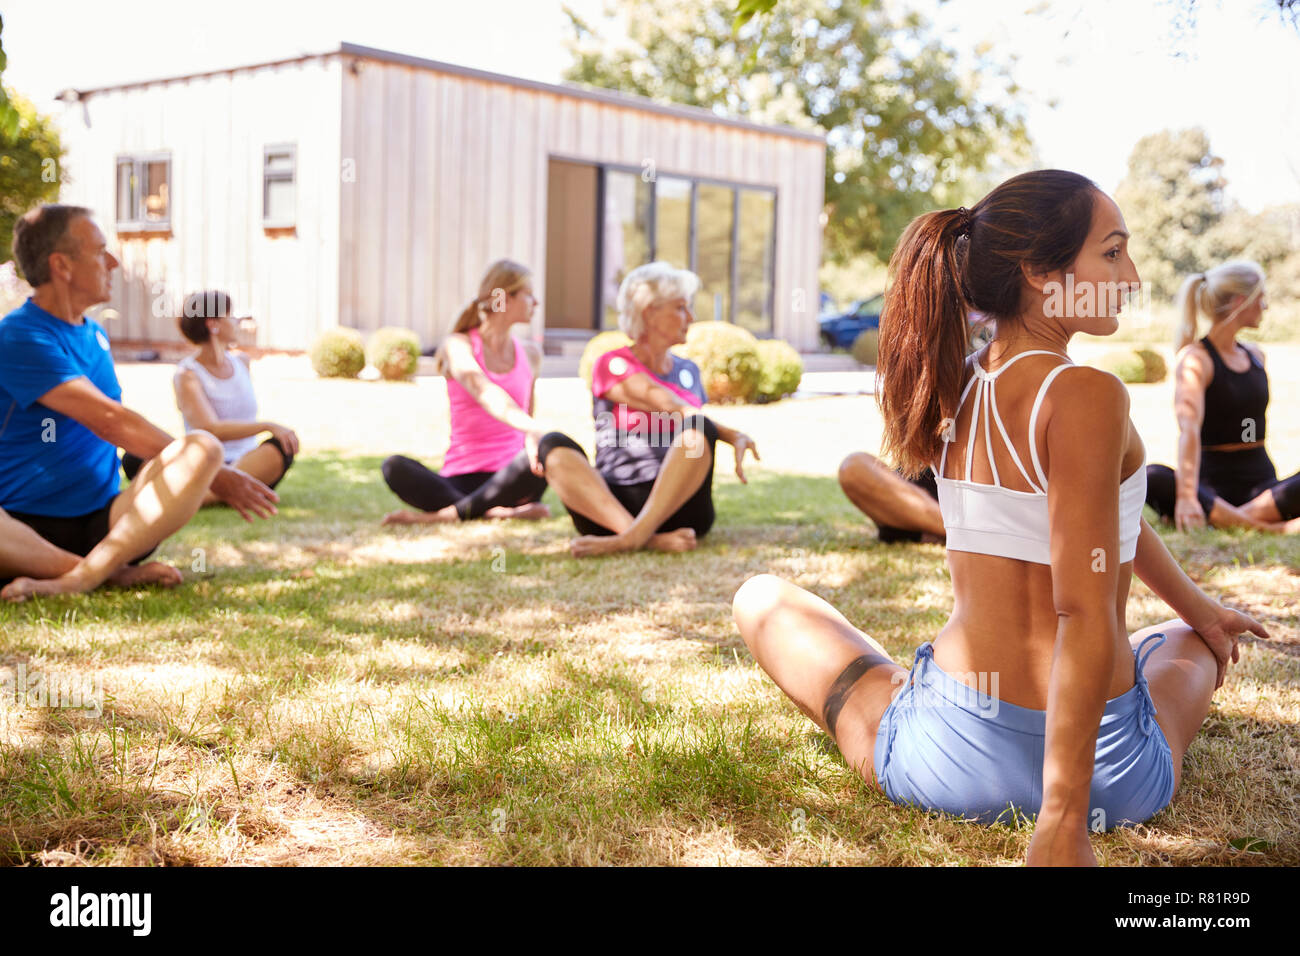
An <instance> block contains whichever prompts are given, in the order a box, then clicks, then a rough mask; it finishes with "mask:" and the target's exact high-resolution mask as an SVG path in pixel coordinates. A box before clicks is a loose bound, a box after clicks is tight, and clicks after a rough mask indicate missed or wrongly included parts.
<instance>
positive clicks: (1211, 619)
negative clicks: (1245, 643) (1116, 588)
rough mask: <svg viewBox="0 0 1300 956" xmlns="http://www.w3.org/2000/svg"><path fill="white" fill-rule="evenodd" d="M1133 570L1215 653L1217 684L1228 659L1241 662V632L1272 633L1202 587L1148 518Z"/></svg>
mask: <svg viewBox="0 0 1300 956" xmlns="http://www.w3.org/2000/svg"><path fill="white" fill-rule="evenodd" d="M1133 572H1134V573H1135V574H1136V575H1137V576H1138V577H1139V578H1140V579H1141V580H1142V583H1143V584H1145V585H1146V586H1147V587H1149V588H1150V589H1151V590H1152V591H1153V592H1154V593H1155V595H1156V597H1158V598H1160V600H1162V601H1164V602H1165V603H1166V604H1168V605H1169V606H1170V607H1171V608H1172V609H1173V611H1174V613H1175V614H1177V615H1178V616H1179V617H1180V618H1181V619H1182V620H1183V621H1185V622H1187V624H1188V625H1189V626H1190V627H1191V628H1192V629H1193V630H1194V631H1196V633H1197V634H1199V635H1200V637H1201V640H1203V641H1205V643H1206V644H1207V645H1208V646H1209V648H1210V650H1211V651H1213V652H1214V657H1215V659H1216V660H1217V661H1218V662H1219V675H1218V680H1217V681H1216V683H1215V685H1214V686H1215V687H1222V686H1223V677H1224V673H1225V672H1226V671H1227V669H1228V661H1229V660H1231V661H1232V662H1233V663H1236V661H1237V658H1238V653H1237V635H1239V634H1242V633H1243V632H1245V631H1250V632H1251V633H1252V634H1255V635H1257V636H1258V637H1262V638H1264V639H1265V640H1268V637H1269V634H1268V631H1267V630H1266V629H1265V628H1264V625H1262V624H1260V623H1259V622H1258V621H1256V620H1255V619H1254V618H1252V617H1250V616H1249V615H1246V614H1242V613H1241V612H1240V611H1235V610H1233V609H1232V608H1229V607H1224V606H1223V605H1222V604H1220V603H1219V602H1218V601H1216V600H1214V599H1213V598H1211V597H1209V596H1208V595H1206V593H1205V592H1204V591H1202V590H1201V589H1200V588H1198V587H1197V586H1196V584H1195V582H1194V581H1192V579H1191V578H1189V577H1188V576H1187V574H1186V573H1185V572H1184V571H1183V569H1182V568H1180V567H1179V566H1178V562H1177V561H1175V560H1174V557H1173V555H1171V554H1170V553H1169V549H1168V548H1166V547H1165V543H1164V541H1162V540H1161V539H1160V535H1158V534H1156V532H1155V530H1154V529H1153V528H1152V527H1151V526H1150V525H1149V524H1147V523H1146V521H1143V522H1142V533H1141V535H1140V536H1139V537H1138V545H1137V557H1135V558H1134V559H1133Z"/></svg>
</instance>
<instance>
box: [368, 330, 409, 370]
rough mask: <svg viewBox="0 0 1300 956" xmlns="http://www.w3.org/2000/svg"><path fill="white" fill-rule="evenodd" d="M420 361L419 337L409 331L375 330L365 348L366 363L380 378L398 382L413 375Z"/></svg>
mask: <svg viewBox="0 0 1300 956" xmlns="http://www.w3.org/2000/svg"><path fill="white" fill-rule="evenodd" d="M419 360H420V337H419V336H418V335H416V334H415V333H414V332H412V331H411V330H410V329H398V328H393V327H391V326H389V327H386V328H382V329H378V330H376V332H375V334H374V335H372V336H370V343H369V344H368V345H367V346H366V361H367V362H369V363H370V364H371V365H373V366H374V367H375V368H376V369H378V371H379V375H380V377H381V378H385V379H387V380H388V381H390V382H400V381H404V380H406V379H408V378H410V377H411V376H412V375H414V374H415V367H416V365H417V364H418V363H419Z"/></svg>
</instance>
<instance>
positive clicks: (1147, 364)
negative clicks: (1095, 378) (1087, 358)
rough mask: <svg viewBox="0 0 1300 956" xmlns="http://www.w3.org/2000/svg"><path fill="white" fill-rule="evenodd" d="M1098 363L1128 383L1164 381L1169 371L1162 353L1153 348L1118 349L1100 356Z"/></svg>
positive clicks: (1142, 383) (1099, 366) (1100, 366)
mask: <svg viewBox="0 0 1300 956" xmlns="http://www.w3.org/2000/svg"><path fill="white" fill-rule="evenodd" d="M1096 365H1097V368H1099V369H1102V370H1104V371H1107V372H1110V373H1111V374H1112V375H1114V376H1115V377H1116V378H1118V379H1119V380H1120V381H1121V382H1124V383H1126V384H1128V385H1145V384H1150V383H1152V382H1160V381H1164V377H1165V375H1167V374H1168V371H1169V370H1168V368H1167V367H1166V365H1165V360H1164V359H1163V358H1162V357H1161V355H1160V353H1159V352H1153V351H1152V350H1151V349H1116V350H1114V351H1113V352H1107V353H1106V354H1105V355H1103V356H1102V357H1101V358H1099V359H1098V360H1097V363H1096Z"/></svg>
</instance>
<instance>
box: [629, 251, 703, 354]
mask: <svg viewBox="0 0 1300 956" xmlns="http://www.w3.org/2000/svg"><path fill="white" fill-rule="evenodd" d="M699 287H700V277H699V276H697V275H696V274H695V273H694V272H691V270H689V269H678V268H676V267H675V266H673V265H672V264H671V263H668V262H651V263H649V264H647V265H644V266H637V267H636V268H635V269H633V270H632V271H631V272H629V273H628V274H627V276H626V277H624V279H623V284H622V285H620V286H619V287H618V303H617V304H618V327H619V328H620V329H622V330H623V334H624V335H626V336H627V337H628V338H630V339H631V340H632V341H633V342H635V341H636V340H637V339H639V338H641V336H642V335H643V334H644V333H645V310H646V309H648V308H649V307H650V306H652V305H654V304H656V303H658V302H665V301H669V300H672V299H681V298H684V299H687V300H690V299H691V298H692V297H693V296H694V295H695V291H696V290H697V289H699Z"/></svg>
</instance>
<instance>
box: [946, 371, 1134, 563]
mask: <svg viewBox="0 0 1300 956" xmlns="http://www.w3.org/2000/svg"><path fill="white" fill-rule="evenodd" d="M1055 354H1056V353H1054V352H1044V351H1040V350H1034V351H1029V352H1021V353H1020V354H1019V355H1017V356H1015V357H1014V358H1012V359H1011V361H1009V362H1007V363H1006V364H1005V365H1003V366H1002V367H1001V368H999V369H998V370H997V371H996V372H986V371H985V370H984V369H983V368H982V367H981V366H980V364H979V361H978V360H976V362H975V367H974V375H973V376H972V378H971V380H970V381H969V382H968V383H967V384H966V388H965V390H964V391H963V392H962V393H961V400H960V401H959V402H958V405H957V412H956V413H955V414H954V418H955V417H956V415H960V414H961V409H962V407H963V406H964V405H965V404H966V399H967V397H969V396H970V393H971V389H972V388H974V389H975V397H974V410H973V413H972V418H971V424H970V437H969V439H968V442H967V444H968V445H973V444H974V442H976V441H978V440H979V435H980V431H979V426H980V424H981V423H982V424H983V425H984V431H983V440H984V443H985V448H986V449H987V452H988V460H989V466H990V468H991V469H992V471H993V484H991V485H987V484H983V483H981V482H976V481H973V480H972V466H973V465H974V458H975V456H974V454H973V451H972V450H971V449H969V448H968V450H967V452H966V475H965V478H945V477H943V470H944V465H945V464H947V461H948V444H947V443H946V442H945V444H944V446H943V454H942V456H941V457H940V459H939V467H938V469H937V470H936V469H933V468H932V469H931V470H932V471H934V473H935V484H936V485H937V486H938V491H939V512H940V513H941V514H942V515H943V524H944V528H945V529H946V530H947V547H948V550H950V551H970V552H974V553H975V554H990V555H997V556H1000V557H1004V558H1016V559H1017V560H1020V561H1028V562H1031V563H1033V564H1051V563H1052V549H1051V540H1050V538H1051V535H1050V523H1049V521H1048V514H1047V476H1046V475H1045V474H1043V467H1042V465H1041V464H1040V463H1039V460H1038V443H1037V442H1036V441H1035V440H1034V436H1035V430H1036V427H1037V424H1038V412H1039V409H1040V408H1041V407H1042V404H1043V397H1044V396H1045V395H1046V394H1047V389H1048V387H1049V386H1051V384H1052V382H1053V381H1054V380H1055V379H1056V377H1057V376H1058V375H1060V374H1061V372H1063V371H1065V370H1066V369H1067V368H1073V367H1074V366H1073V365H1072V363H1070V362H1068V361H1067V362H1065V363H1064V364H1061V365H1058V366H1056V368H1054V369H1052V370H1051V371H1050V372H1048V373H1047V377H1046V378H1044V379H1043V384H1042V385H1041V386H1039V389H1038V395H1037V396H1036V397H1035V398H1034V405H1033V410H1032V411H1031V412H1030V415H1029V456H1030V461H1031V464H1033V466H1034V472H1035V474H1036V475H1037V476H1038V481H1034V479H1033V478H1031V477H1030V475H1029V472H1028V471H1027V470H1026V469H1025V466H1024V464H1023V463H1022V462H1021V460H1020V455H1019V454H1017V453H1016V449H1015V446H1014V445H1012V444H1011V438H1010V436H1009V435H1008V434H1007V429H1006V426H1005V425H1003V424H1002V416H1001V414H999V412H998V401H997V392H996V388H995V386H996V383H997V379H998V376H1000V375H1001V374H1002V373H1003V372H1005V371H1006V370H1007V369H1008V368H1010V367H1011V366H1012V365H1014V364H1015V363H1016V362H1018V361H1019V360H1020V359H1022V358H1024V357H1025V356H1026V355H1055ZM981 410H982V411H983V413H984V414H983V420H982V422H981V417H980V412H981ZM993 425H996V426H997V430H998V432H999V433H1000V435H1001V439H1002V443H1003V444H1004V445H1005V446H1006V449H1007V451H1009V452H1010V453H1011V460H1012V461H1013V462H1014V463H1015V466H1016V468H1017V469H1018V470H1019V471H1020V474H1021V476H1022V477H1023V478H1024V479H1025V481H1026V483H1028V485H1029V487H1030V488H1032V489H1033V490H1032V491H1016V490H1015V489H1013V488H1007V487H1005V486H1003V484H1002V482H1001V479H1000V478H999V476H998V468H997V464H996V463H995V462H994V459H993V427H992V426H993ZM1145 466H1146V462H1145V461H1144V462H1143V463H1142V464H1141V465H1139V466H1138V469H1137V471H1135V472H1133V474H1131V475H1129V476H1128V477H1127V478H1125V479H1124V480H1123V481H1122V482H1120V486H1119V559H1120V561H1121V562H1125V561H1132V560H1133V558H1134V556H1135V555H1136V554H1137V541H1138V536H1139V534H1140V532H1141V530H1142V505H1143V504H1144V503H1145V502H1146V492H1147V470H1146V467H1145Z"/></svg>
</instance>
